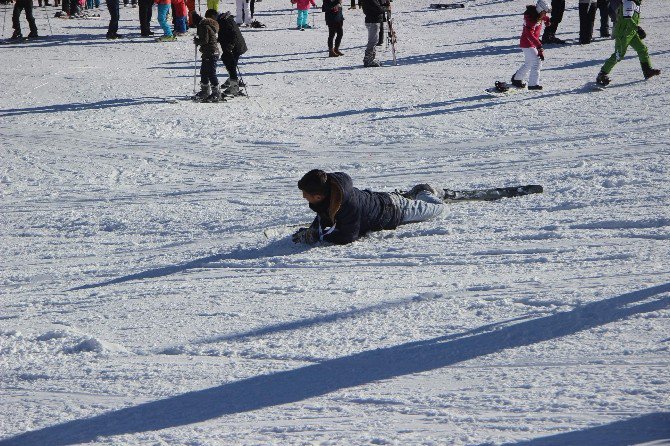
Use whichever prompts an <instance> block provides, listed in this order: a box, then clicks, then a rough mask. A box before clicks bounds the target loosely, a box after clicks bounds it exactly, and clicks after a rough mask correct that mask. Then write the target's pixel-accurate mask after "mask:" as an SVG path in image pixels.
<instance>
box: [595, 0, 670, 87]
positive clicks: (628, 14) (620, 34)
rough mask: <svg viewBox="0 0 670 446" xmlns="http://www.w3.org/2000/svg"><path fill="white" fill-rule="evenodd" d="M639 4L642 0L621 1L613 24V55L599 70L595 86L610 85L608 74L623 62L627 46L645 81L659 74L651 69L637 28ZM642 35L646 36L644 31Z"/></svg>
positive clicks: (645, 47) (646, 50)
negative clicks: (635, 55)
mask: <svg viewBox="0 0 670 446" xmlns="http://www.w3.org/2000/svg"><path fill="white" fill-rule="evenodd" d="M641 3H642V0H623V2H622V3H621V5H620V6H619V7H618V10H617V19H616V21H615V23H614V53H612V55H611V56H610V58H609V59H607V61H605V64H604V65H603V66H602V68H601V69H600V73H598V76H597V77H596V83H597V84H599V85H603V86H605V85H608V84H609V83H610V78H609V74H610V72H611V71H612V69H613V68H614V66H615V65H616V64H617V63H618V62H619V61H621V60H623V58H624V56H625V55H626V50H627V49H628V47H629V46H631V47H633V49H634V50H635V51H636V52H637V56H638V58H639V59H640V66H641V67H642V74H643V75H644V78H645V79H649V78H650V77H652V76H657V75H659V74H661V70H658V69H656V68H652V67H651V59H650V58H649V50H648V49H647V46H646V45H645V44H644V43H643V42H642V38H643V37H642V36H641V33H640V30H641V28H640V27H639V24H640V4H641ZM642 33H643V34H642V35H644V36H646V34H645V33H644V31H642Z"/></svg>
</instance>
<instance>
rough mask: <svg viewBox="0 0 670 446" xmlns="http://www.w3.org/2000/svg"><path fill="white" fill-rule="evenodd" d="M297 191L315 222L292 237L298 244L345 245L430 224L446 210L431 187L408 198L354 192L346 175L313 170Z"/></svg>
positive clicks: (419, 189) (421, 188)
mask: <svg viewBox="0 0 670 446" xmlns="http://www.w3.org/2000/svg"><path fill="white" fill-rule="evenodd" d="M298 188H299V189H300V190H301V191H302V196H303V198H304V199H305V200H307V201H308V202H309V207H310V209H312V210H313V211H314V212H316V218H315V219H314V221H313V222H312V224H311V225H310V226H309V227H308V228H300V229H299V230H298V231H297V232H296V233H295V234H293V241H294V242H295V243H307V244H313V243H316V242H319V241H325V242H330V243H335V244H338V245H344V244H347V243H351V242H353V241H355V240H357V239H358V238H359V237H362V236H364V235H365V234H366V233H368V232H369V231H379V230H382V229H395V228H397V227H398V226H399V225H403V224H406V223H414V222H420V221H425V220H430V219H432V218H435V217H437V216H439V215H440V214H441V213H442V212H444V209H445V207H446V204H445V202H444V201H443V200H442V198H441V197H440V193H439V192H438V191H436V190H435V189H434V188H432V187H431V186H430V185H428V184H419V185H417V186H414V187H413V188H412V190H411V191H410V192H408V193H407V194H406V196H403V195H400V194H399V193H385V192H372V191H370V190H359V189H357V188H355V187H354V186H353V182H352V180H351V178H350V177H349V175H347V174H346V173H343V172H334V173H326V172H324V171H323V170H318V169H315V170H311V171H309V172H307V173H306V174H305V175H304V176H303V177H302V178H301V179H300V181H298ZM442 193H443V192H442Z"/></svg>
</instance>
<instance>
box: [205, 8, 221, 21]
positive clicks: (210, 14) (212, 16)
mask: <svg viewBox="0 0 670 446" xmlns="http://www.w3.org/2000/svg"><path fill="white" fill-rule="evenodd" d="M217 15H219V12H218V11H217V10H216V9H208V10H207V11H205V17H207V18H208V19H215V18H216V16H217Z"/></svg>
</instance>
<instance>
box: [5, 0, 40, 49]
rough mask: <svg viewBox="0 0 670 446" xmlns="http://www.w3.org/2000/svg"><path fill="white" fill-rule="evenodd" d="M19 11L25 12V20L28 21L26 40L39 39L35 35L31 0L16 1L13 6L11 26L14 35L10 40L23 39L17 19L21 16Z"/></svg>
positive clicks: (35, 27) (19, 22) (35, 29)
mask: <svg viewBox="0 0 670 446" xmlns="http://www.w3.org/2000/svg"><path fill="white" fill-rule="evenodd" d="M21 10H25V11H26V20H27V21H28V26H29V27H30V34H28V38H29V39H32V38H35V37H39V36H38V35H37V25H35V17H34V16H33V0H16V3H15V4H14V12H13V13H12V25H13V27H14V34H12V37H11V39H12V40H19V39H23V34H21V21H20V20H19V17H20V16H21Z"/></svg>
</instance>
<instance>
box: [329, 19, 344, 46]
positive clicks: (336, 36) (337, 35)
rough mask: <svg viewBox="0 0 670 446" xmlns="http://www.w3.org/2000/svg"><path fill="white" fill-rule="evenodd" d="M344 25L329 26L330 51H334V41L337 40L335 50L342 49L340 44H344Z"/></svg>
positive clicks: (338, 23) (339, 23)
mask: <svg viewBox="0 0 670 446" xmlns="http://www.w3.org/2000/svg"><path fill="white" fill-rule="evenodd" d="M342 25H343V23H342V22H335V23H329V24H328V49H333V40H335V47H334V48H335V49H340V42H342V36H343V35H344V30H343V29H342Z"/></svg>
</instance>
